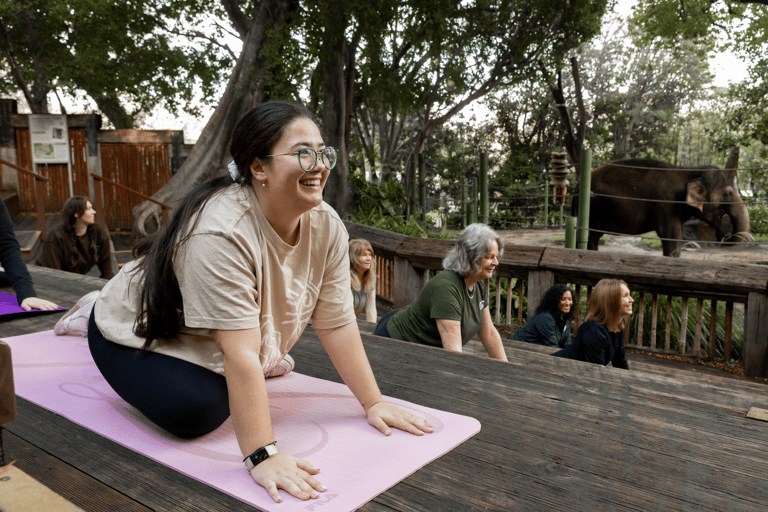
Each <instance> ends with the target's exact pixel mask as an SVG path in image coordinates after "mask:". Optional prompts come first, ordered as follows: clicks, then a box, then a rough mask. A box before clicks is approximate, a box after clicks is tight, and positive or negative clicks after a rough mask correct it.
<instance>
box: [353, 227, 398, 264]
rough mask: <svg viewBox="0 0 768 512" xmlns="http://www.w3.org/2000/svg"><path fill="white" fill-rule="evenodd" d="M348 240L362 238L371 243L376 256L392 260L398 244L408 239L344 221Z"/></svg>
mask: <svg viewBox="0 0 768 512" xmlns="http://www.w3.org/2000/svg"><path fill="white" fill-rule="evenodd" d="M344 226H346V228H347V233H349V237H350V238H364V239H366V240H368V241H369V242H371V245H372V246H373V248H374V250H375V252H376V254H379V255H380V256H383V257H385V258H390V259H392V258H394V257H395V253H396V252H397V249H398V247H400V244H402V243H403V240H405V239H406V238H408V237H407V236H405V235H401V234H399V233H393V232H391V231H386V230H384V229H378V228H372V227H370V226H364V225H362V224H355V223H354V222H349V221H346V220H345V221H344Z"/></svg>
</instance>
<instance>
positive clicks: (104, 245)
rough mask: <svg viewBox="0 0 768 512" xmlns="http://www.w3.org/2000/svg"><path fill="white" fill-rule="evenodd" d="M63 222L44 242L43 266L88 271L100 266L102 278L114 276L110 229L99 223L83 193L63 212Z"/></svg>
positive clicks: (71, 201) (68, 201) (77, 271)
mask: <svg viewBox="0 0 768 512" xmlns="http://www.w3.org/2000/svg"><path fill="white" fill-rule="evenodd" d="M61 217H62V221H63V222H62V223H61V224H60V225H59V226H57V227H56V228H54V229H53V230H52V231H51V232H50V233H48V236H47V237H46V240H45V241H44V243H43V252H42V253H41V254H40V257H39V258H38V259H37V264H38V265H41V266H43V267H48V268H55V269H58V270H66V271H67V272H74V273H76V274H87V273H88V272H89V271H90V270H91V269H92V268H93V266H94V265H98V266H99V270H100V271H101V277H102V278H104V279H112V277H113V276H114V275H115V272H114V269H113V268H112V245H111V241H110V238H109V232H108V231H107V229H106V228H105V227H104V226H102V225H100V224H96V223H95V221H96V210H94V209H93V206H92V205H91V202H90V201H89V200H88V199H86V198H84V197H82V196H73V197H70V198H69V199H68V200H67V202H66V203H64V208H62V211H61Z"/></svg>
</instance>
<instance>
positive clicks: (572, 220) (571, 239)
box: [565, 215, 576, 249]
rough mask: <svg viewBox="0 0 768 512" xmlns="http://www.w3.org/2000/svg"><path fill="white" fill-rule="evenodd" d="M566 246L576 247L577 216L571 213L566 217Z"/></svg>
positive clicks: (569, 247) (568, 247) (567, 247)
mask: <svg viewBox="0 0 768 512" xmlns="http://www.w3.org/2000/svg"><path fill="white" fill-rule="evenodd" d="M565 248H566V249H575V248H576V217H571V216H570V215H569V216H567V217H566V218H565Z"/></svg>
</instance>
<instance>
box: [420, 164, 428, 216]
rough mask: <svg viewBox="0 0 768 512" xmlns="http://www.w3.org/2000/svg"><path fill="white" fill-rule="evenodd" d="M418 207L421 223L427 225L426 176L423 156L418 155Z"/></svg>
mask: <svg viewBox="0 0 768 512" xmlns="http://www.w3.org/2000/svg"><path fill="white" fill-rule="evenodd" d="M419 208H421V223H422V224H423V225H424V227H426V226H427V176H426V173H425V170H424V158H423V157H422V156H421V155H419Z"/></svg>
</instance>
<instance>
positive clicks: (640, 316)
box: [637, 292, 645, 347]
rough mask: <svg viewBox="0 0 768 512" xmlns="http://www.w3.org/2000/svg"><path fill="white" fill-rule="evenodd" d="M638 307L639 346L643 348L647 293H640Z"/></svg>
mask: <svg viewBox="0 0 768 512" xmlns="http://www.w3.org/2000/svg"><path fill="white" fill-rule="evenodd" d="M637 302H638V306H637V346H638V347H642V346H643V322H645V293H643V292H640V297H638V300H637Z"/></svg>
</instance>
